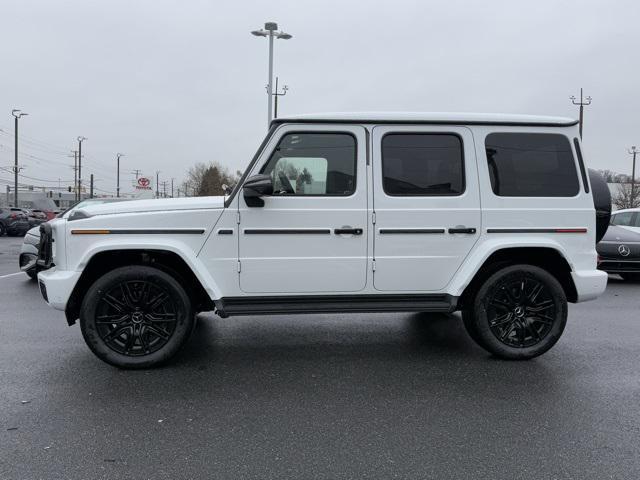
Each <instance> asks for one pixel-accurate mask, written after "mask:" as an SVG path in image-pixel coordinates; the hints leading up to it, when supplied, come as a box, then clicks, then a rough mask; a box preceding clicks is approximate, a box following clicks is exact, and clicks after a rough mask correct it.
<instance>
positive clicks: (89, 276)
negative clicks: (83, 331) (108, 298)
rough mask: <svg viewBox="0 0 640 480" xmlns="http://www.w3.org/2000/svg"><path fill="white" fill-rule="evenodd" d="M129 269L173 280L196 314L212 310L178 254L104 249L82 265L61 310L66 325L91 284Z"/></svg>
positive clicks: (201, 285) (207, 296) (206, 295)
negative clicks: (146, 269) (158, 272)
mask: <svg viewBox="0 0 640 480" xmlns="http://www.w3.org/2000/svg"><path fill="white" fill-rule="evenodd" d="M132 265H146V266H150V267H154V268H157V269H158V270H161V271H163V272H165V273H168V274H170V275H172V276H174V277H175V278H176V279H178V280H179V281H180V283H181V285H182V286H183V287H184V288H185V290H186V292H187V294H188V295H189V297H190V298H191V300H192V302H193V306H194V310H195V311H196V312H197V311H206V310H212V309H213V300H212V298H211V295H210V294H209V293H208V291H207V289H206V288H205V286H204V283H203V282H202V281H201V279H200V278H199V277H198V276H197V275H196V273H195V272H194V269H193V268H192V267H191V266H190V265H189V264H188V262H187V261H186V260H185V259H184V258H183V257H182V256H181V255H179V254H178V253H176V252H173V251H171V250H164V249H153V248H139V249H107V250H101V251H98V252H95V253H94V254H93V255H92V256H91V257H90V259H89V260H88V261H87V262H86V265H85V267H84V268H83V270H82V274H81V275H80V278H78V281H77V282H76V284H75V286H74V287H73V290H72V292H71V295H70V296H69V299H68V301H67V305H66V307H65V316H66V318H67V323H68V324H69V325H73V324H74V323H75V322H76V320H77V319H78V316H79V314H80V307H81V305H82V301H83V300H84V296H85V294H86V292H87V290H88V289H89V287H90V286H91V285H92V284H93V282H95V281H96V280H97V279H98V278H100V277H101V276H102V275H104V274H105V273H107V272H109V271H111V270H114V269H116V268H119V267H123V266H132Z"/></svg>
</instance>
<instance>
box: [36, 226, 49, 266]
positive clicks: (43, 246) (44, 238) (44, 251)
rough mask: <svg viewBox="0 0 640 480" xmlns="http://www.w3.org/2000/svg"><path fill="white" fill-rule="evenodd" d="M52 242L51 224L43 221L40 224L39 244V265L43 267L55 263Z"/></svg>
mask: <svg viewBox="0 0 640 480" xmlns="http://www.w3.org/2000/svg"><path fill="white" fill-rule="evenodd" d="M52 243H53V235H52V233H51V225H49V224H48V223H43V224H42V225H40V244H39V245H38V265H39V266H40V267H42V268H49V267H51V264H52V263H53V248H52Z"/></svg>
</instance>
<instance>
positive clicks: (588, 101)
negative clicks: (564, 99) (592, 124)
mask: <svg viewBox="0 0 640 480" xmlns="http://www.w3.org/2000/svg"><path fill="white" fill-rule="evenodd" d="M569 99H570V100H571V103H573V104H574V105H579V106H580V140H582V124H583V120H584V107H585V106H587V105H591V97H587V98H582V88H581V89H580V101H579V102H577V101H576V97H574V96H573V95H571V96H570V97H569Z"/></svg>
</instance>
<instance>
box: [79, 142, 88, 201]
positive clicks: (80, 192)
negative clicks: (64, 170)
mask: <svg viewBox="0 0 640 480" xmlns="http://www.w3.org/2000/svg"><path fill="white" fill-rule="evenodd" d="M86 139H87V137H82V136H80V137H78V200H82V142H83V141H85V140H86Z"/></svg>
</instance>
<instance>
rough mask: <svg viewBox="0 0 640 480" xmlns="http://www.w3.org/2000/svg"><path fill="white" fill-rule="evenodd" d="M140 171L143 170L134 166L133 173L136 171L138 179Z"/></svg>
mask: <svg viewBox="0 0 640 480" xmlns="http://www.w3.org/2000/svg"><path fill="white" fill-rule="evenodd" d="M140 172H142V170H140V169H139V168H134V169H133V170H132V171H131V173H135V175H136V181H137V180H138V177H139V176H140Z"/></svg>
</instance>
